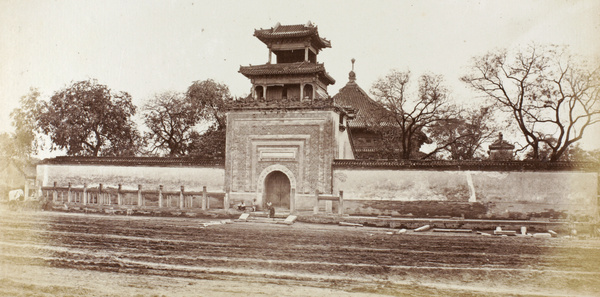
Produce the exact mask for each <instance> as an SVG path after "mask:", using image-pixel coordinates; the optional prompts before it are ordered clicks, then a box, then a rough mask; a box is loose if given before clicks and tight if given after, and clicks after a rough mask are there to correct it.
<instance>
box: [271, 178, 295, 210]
mask: <svg viewBox="0 0 600 297" xmlns="http://www.w3.org/2000/svg"><path fill="white" fill-rule="evenodd" d="M290 190H291V186H290V179H289V178H288V176H287V175H286V174H285V173H283V172H281V171H273V172H271V173H269V175H267V177H266V178H265V199H264V205H267V202H271V203H273V206H274V207H275V208H285V209H290Z"/></svg>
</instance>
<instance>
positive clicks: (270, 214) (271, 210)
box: [267, 201, 275, 218]
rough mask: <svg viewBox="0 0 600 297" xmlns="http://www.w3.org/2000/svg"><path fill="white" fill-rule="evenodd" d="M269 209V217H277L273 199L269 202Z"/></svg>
mask: <svg viewBox="0 0 600 297" xmlns="http://www.w3.org/2000/svg"><path fill="white" fill-rule="evenodd" d="M267 211H268V212H269V214H268V218H275V207H273V203H271V201H269V202H267Z"/></svg>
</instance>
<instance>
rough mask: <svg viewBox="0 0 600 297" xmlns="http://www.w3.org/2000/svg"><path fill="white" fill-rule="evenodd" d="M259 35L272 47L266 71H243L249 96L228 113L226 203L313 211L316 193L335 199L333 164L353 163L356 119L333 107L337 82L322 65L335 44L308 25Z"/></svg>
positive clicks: (257, 68)
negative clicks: (351, 130)
mask: <svg viewBox="0 0 600 297" xmlns="http://www.w3.org/2000/svg"><path fill="white" fill-rule="evenodd" d="M254 35H255V36H256V37H257V38H258V39H259V40H260V41H262V42H263V43H265V44H266V45H267V47H268V49H269V58H268V62H267V64H264V65H256V66H244V67H240V73H242V74H243V75H245V76H246V77H248V78H249V79H250V80H251V82H252V95H251V96H249V97H248V98H246V99H245V100H240V101H237V102H234V103H233V104H232V105H231V106H230V108H229V110H228V112H227V143H226V164H225V187H226V191H227V193H228V198H229V200H230V201H231V202H234V203H235V202H237V201H245V203H246V205H250V204H256V205H258V206H259V207H261V206H263V207H264V206H265V205H266V203H267V202H271V203H272V204H273V205H274V206H275V207H276V208H279V209H289V210H290V211H292V212H293V211H295V210H302V209H306V210H310V209H312V208H313V206H314V203H315V202H314V201H315V198H314V197H315V193H316V192H317V191H318V192H319V193H322V194H331V193H332V192H333V182H332V179H333V177H332V176H333V174H332V172H333V171H332V170H333V169H332V164H333V161H334V160H335V159H351V158H354V153H353V150H352V145H351V143H350V136H349V134H348V129H346V128H347V124H348V119H349V118H350V117H351V114H350V113H349V112H348V111H347V110H346V109H344V108H342V107H339V106H335V105H334V102H333V100H332V98H331V97H330V96H329V95H328V94H327V86H328V85H331V84H333V83H334V82H335V80H334V79H333V78H332V77H331V76H329V74H327V72H325V67H324V66H323V64H319V63H318V62H317V55H318V54H319V52H320V51H321V50H322V49H324V48H327V47H331V43H330V42H329V41H328V40H326V39H324V38H321V37H320V36H319V32H318V30H317V27H316V26H314V25H312V24H311V23H310V22H309V23H308V24H306V25H291V26H284V25H280V24H277V25H275V27H273V28H271V29H260V30H255V32H254ZM274 58H275V59H274ZM274 60H275V61H274Z"/></svg>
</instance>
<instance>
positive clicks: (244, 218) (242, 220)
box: [236, 213, 250, 222]
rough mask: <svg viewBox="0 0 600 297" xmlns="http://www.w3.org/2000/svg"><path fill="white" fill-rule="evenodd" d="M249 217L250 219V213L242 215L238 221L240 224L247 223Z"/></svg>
mask: <svg viewBox="0 0 600 297" xmlns="http://www.w3.org/2000/svg"><path fill="white" fill-rule="evenodd" d="M248 217H250V214H249V213H243V214H241V215H240V217H239V218H238V219H237V220H236V221H238V222H247V221H248Z"/></svg>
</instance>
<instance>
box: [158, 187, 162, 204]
mask: <svg viewBox="0 0 600 297" xmlns="http://www.w3.org/2000/svg"><path fill="white" fill-rule="evenodd" d="M162 191H163V185H159V186H158V208H162V206H163V194H162Z"/></svg>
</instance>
